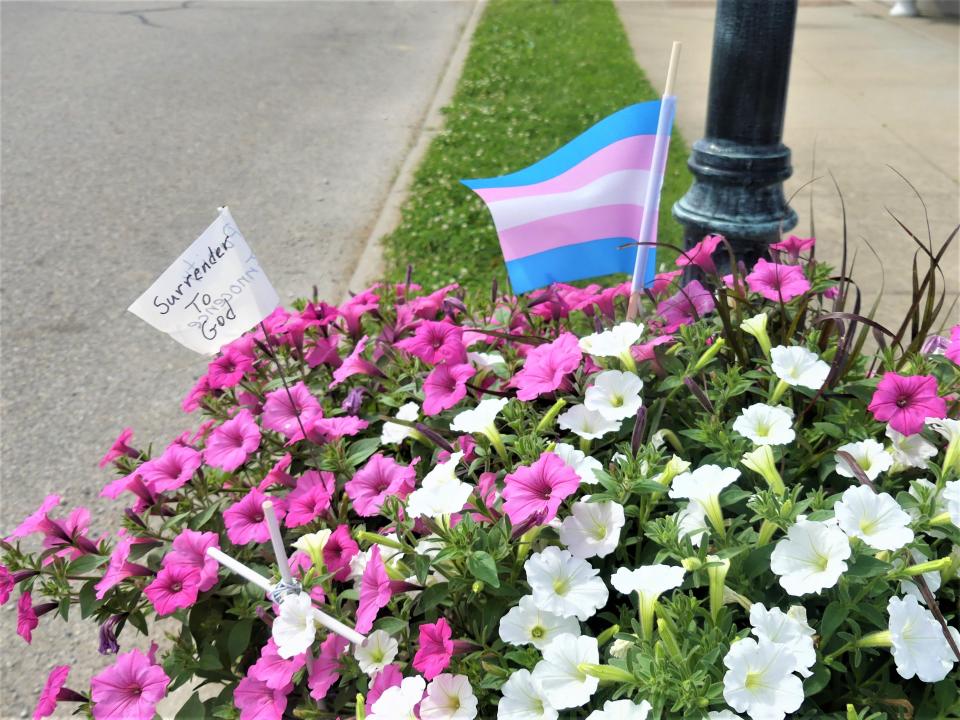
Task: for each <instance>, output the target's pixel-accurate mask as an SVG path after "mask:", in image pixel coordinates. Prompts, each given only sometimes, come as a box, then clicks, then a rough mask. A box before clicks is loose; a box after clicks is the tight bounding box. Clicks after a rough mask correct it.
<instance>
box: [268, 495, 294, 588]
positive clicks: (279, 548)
mask: <svg viewBox="0 0 960 720" xmlns="http://www.w3.org/2000/svg"><path fill="white" fill-rule="evenodd" d="M261 507H262V508H263V515H264V517H265V518H266V519H267V529H268V530H269V531H270V544H271V545H273V554H274V555H276V557H277V567H278V568H279V569H280V579H281V580H283V582H285V583H287V584H288V585H289V584H291V583H292V582H293V576H292V575H291V574H290V561H289V560H287V551H286V549H285V548H284V547H283V536H282V535H281V534H280V524H279V523H278V522H277V512H276V511H275V510H274V509H273V503H272V502H270V501H269V500H264V502H263V505H261Z"/></svg>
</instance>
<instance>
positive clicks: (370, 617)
mask: <svg viewBox="0 0 960 720" xmlns="http://www.w3.org/2000/svg"><path fill="white" fill-rule="evenodd" d="M392 596H393V591H392V590H391V587H390V577H389V576H388V575H387V567H386V566H385V565H384V564H383V560H382V559H381V558H380V546H379V545H374V546H373V548H372V549H371V550H370V558H369V560H367V566H366V567H365V568H364V569H363V576H362V577H361V578H360V604H359V605H358V606H357V632H358V633H360V634H364V633H367V632H369V631H370V629H371V628H372V627H373V621H374V620H376V619H377V613H378V612H380V609H381V608H383V607H386V606H387V603H389V602H390V598H391V597H392Z"/></svg>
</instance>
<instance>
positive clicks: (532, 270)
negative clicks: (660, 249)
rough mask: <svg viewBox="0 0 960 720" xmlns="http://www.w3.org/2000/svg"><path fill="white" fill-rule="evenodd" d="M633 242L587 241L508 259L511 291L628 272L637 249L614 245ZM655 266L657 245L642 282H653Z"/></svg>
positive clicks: (521, 290) (651, 251) (618, 240)
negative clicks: (620, 248) (644, 280)
mask: <svg viewBox="0 0 960 720" xmlns="http://www.w3.org/2000/svg"><path fill="white" fill-rule="evenodd" d="M635 242H636V238H604V239H603V240H590V241H589V242H584V243H577V244H575V245H564V246H563V247H558V248H554V249H552V250H547V251H545V252H541V253H537V254H536V255H527V257H523V258H518V259H516V260H510V261H508V262H507V273H508V274H509V275H510V285H511V287H512V289H513V292H514V293H515V294H517V295H519V294H521V293H525V292H527V291H529V290H534V289H536V288H540V287H544V286H546V285H550V284H551V283H554V282H567V281H569V280H582V279H584V278H590V277H596V276H598V275H609V274H610V273H631V272H633V264H634V263H635V262H636V258H637V248H636V247H627V248H623V249H622V250H618V249H617V248H619V247H620V246H621V245H625V244H627V243H635ZM656 267H657V253H656V248H650V255H649V257H648V259H647V272H646V283H645V285H647V286H649V285H651V284H652V283H653V277H654V275H655V274H656Z"/></svg>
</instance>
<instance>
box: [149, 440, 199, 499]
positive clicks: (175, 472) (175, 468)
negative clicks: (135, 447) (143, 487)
mask: <svg viewBox="0 0 960 720" xmlns="http://www.w3.org/2000/svg"><path fill="white" fill-rule="evenodd" d="M202 462H203V458H202V457H201V456H200V453H199V452H197V451H196V450H194V449H193V448H190V447H186V446H185V445H177V444H174V445H171V446H170V447H168V448H167V449H166V450H165V451H164V453H163V455H161V456H160V457H158V458H155V459H153V460H149V461H148V462H145V463H143V465H141V466H140V468H139V470H140V474H141V475H142V476H143V479H144V481H146V482H147V483H150V485H152V486H153V489H154V491H155V492H166V491H168V490H177V489H179V488H181V487H183V486H184V485H186V484H187V482H189V480H190V478H191V477H193V474H194V473H195V472H196V471H197V468H199V467H200V465H201V464H202Z"/></svg>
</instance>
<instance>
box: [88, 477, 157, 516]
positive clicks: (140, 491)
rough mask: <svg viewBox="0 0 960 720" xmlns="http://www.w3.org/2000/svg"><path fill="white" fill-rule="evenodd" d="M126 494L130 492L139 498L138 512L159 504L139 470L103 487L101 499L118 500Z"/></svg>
mask: <svg viewBox="0 0 960 720" xmlns="http://www.w3.org/2000/svg"><path fill="white" fill-rule="evenodd" d="M125 492H130V493H133V494H134V495H136V496H137V501H138V502H137V504H136V511H137V512H139V511H140V510H143V509H145V508H148V507H151V506H152V505H154V504H156V502H157V494H156V493H155V492H154V491H153V490H152V489H151V488H150V486H148V485H147V484H146V483H145V482H144V480H143V475H142V474H141V473H140V469H139V468H138V469H136V470H134V471H133V472H132V473H130V474H129V475H124V476H123V477H121V478H117V479H116V480H114V481H112V482H109V483H107V484H106V485H105V486H104V487H103V490H101V491H100V497H105V498H110V499H111V500H116V499H117V498H118V497H120V495H122V494H123V493H125Z"/></svg>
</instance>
